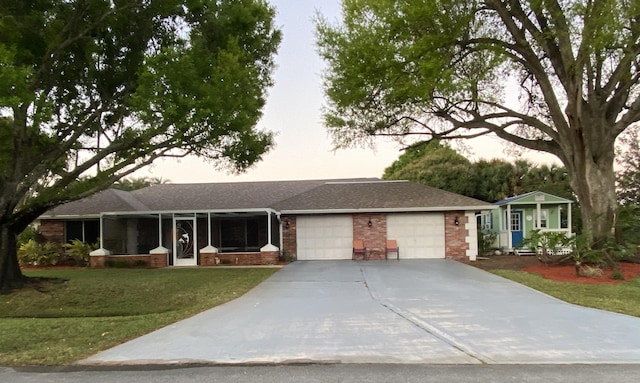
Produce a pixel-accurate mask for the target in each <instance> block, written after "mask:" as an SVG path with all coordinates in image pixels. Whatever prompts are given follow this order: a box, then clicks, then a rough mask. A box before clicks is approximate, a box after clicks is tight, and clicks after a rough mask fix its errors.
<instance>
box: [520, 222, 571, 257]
mask: <svg viewBox="0 0 640 383" xmlns="http://www.w3.org/2000/svg"><path fill="white" fill-rule="evenodd" d="M519 247H530V248H532V249H534V250H535V251H536V257H538V259H539V260H540V262H542V263H544V264H547V265H549V264H559V263H565V262H566V261H568V260H570V259H571V257H572V256H573V253H575V239H574V238H569V237H567V236H566V235H565V234H564V233H563V232H551V231H545V232H541V231H540V230H532V231H530V232H529V235H528V236H527V238H526V239H525V240H524V241H523V242H522V243H521V244H520V246H519ZM565 248H571V249H573V251H572V254H565V253H563V251H561V250H564V249H565Z"/></svg>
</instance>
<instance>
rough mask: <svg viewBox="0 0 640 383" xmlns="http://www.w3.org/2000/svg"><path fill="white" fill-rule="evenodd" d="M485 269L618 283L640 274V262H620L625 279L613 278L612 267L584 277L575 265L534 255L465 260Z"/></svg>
mask: <svg viewBox="0 0 640 383" xmlns="http://www.w3.org/2000/svg"><path fill="white" fill-rule="evenodd" d="M465 263H467V264H469V265H471V266H474V267H477V268H480V269H483V270H496V269H502V270H518V271H526V272H529V273H537V274H540V275H542V277H544V278H546V279H551V280H554V281H560V282H572V283H587V284H611V285H614V284H618V283H621V282H626V281H629V280H631V279H633V278H635V277H637V276H639V275H640V263H630V262H620V263H619V265H620V271H621V272H622V275H623V276H624V280H617V279H612V278H611V275H612V274H613V270H612V269H608V270H603V273H602V276H601V277H583V276H579V275H577V273H576V268H575V266H574V265H552V266H547V265H544V264H543V263H541V262H540V261H539V260H538V259H537V258H536V257H534V256H516V255H498V256H491V257H487V258H481V259H478V260H477V261H475V262H465Z"/></svg>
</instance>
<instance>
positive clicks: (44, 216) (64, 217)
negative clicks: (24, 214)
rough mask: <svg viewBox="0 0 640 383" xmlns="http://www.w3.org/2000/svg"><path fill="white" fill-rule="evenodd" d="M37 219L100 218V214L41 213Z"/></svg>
mask: <svg viewBox="0 0 640 383" xmlns="http://www.w3.org/2000/svg"><path fill="white" fill-rule="evenodd" d="M36 219H64V220H72V219H100V214H86V215H78V214H67V215H41V216H40V217H38V218H36Z"/></svg>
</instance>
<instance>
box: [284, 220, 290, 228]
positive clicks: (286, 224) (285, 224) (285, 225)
mask: <svg viewBox="0 0 640 383" xmlns="http://www.w3.org/2000/svg"><path fill="white" fill-rule="evenodd" d="M284 228H285V229H288V228H289V220H288V219H285V220H284Z"/></svg>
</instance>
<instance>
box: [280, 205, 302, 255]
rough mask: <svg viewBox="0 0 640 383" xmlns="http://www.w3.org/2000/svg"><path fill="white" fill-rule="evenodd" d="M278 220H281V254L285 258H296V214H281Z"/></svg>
mask: <svg viewBox="0 0 640 383" xmlns="http://www.w3.org/2000/svg"><path fill="white" fill-rule="evenodd" d="M280 220H281V222H282V254H283V255H284V258H285V260H292V261H294V260H297V259H298V241H297V230H296V216H295V215H283V216H281V217H280ZM287 226H288V227H287Z"/></svg>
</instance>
